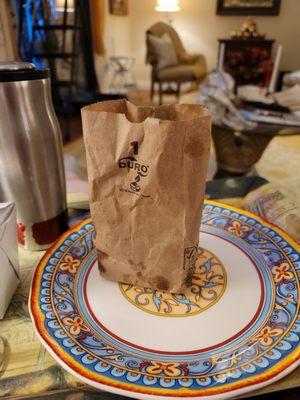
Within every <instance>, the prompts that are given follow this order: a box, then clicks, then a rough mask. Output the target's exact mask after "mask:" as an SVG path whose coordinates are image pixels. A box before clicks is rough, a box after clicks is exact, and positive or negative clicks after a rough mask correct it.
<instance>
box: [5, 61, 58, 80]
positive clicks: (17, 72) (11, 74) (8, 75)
mask: <svg viewBox="0 0 300 400" xmlns="http://www.w3.org/2000/svg"><path fill="white" fill-rule="evenodd" d="M49 77H50V70H49V69H48V68H36V67H35V65H34V64H31V63H27V62H21V61H1V62H0V82H15V81H31V80H35V79H45V78H49Z"/></svg>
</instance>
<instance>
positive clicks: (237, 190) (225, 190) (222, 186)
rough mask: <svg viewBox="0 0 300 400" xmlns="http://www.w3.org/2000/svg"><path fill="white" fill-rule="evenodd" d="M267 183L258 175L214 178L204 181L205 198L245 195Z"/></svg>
mask: <svg viewBox="0 0 300 400" xmlns="http://www.w3.org/2000/svg"><path fill="white" fill-rule="evenodd" d="M265 183H268V181H267V180H266V179H264V178H261V177H260V176H243V177H238V178H226V179H214V180H212V181H209V182H207V183H206V196H205V198H206V199H210V200H214V199H226V198H231V197H245V196H246V194H248V193H249V192H251V191H252V190H255V189H257V188H259V187H260V186H262V185H264V184H265Z"/></svg>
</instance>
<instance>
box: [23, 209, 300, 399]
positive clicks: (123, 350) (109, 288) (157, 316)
mask: <svg viewBox="0 0 300 400" xmlns="http://www.w3.org/2000/svg"><path fill="white" fill-rule="evenodd" d="M94 234H95V231H94V227H93V224H92V222H91V220H90V219H87V220H84V221H83V222H81V223H80V224H79V225H77V226H76V227H74V228H72V229H71V230H70V231H68V232H66V233H65V234H64V235H63V236H62V237H61V238H60V239H59V240H58V241H57V242H56V243H55V244H54V246H53V247H52V248H51V249H50V250H49V251H48V252H47V253H46V255H45V256H44V258H43V259H42V261H41V262H40V264H39V266H38V267H37V270H36V272H35V275H34V278H33V283H32V290H31V295H30V312H31V316H32V320H33V323H34V326H35V329H36V331H37V334H38V336H39V338H40V339H41V341H42V343H43V344H44V345H45V346H46V348H47V349H48V350H49V352H50V353H51V354H52V355H53V357H54V358H55V359H56V360H57V361H58V362H59V363H60V364H61V365H62V366H63V367H64V368H65V369H67V370H68V371H69V372H70V373H72V374H74V375H75V376H76V377H77V378H78V379H80V380H82V381H84V382H85V383H87V384H90V385H92V386H94V387H96V388H100V389H103V390H107V391H110V392H114V393H117V394H123V395H125V396H130V397H136V398H142V399H150V398H152V399H157V398H166V397H167V398H170V399H171V398H179V397H192V398H201V399H225V398H230V397H232V396H236V395H240V394H242V393H245V392H247V391H251V390H254V389H257V388H259V387H262V386H265V385H267V384H269V383H271V382H274V381H275V380H277V379H279V378H281V377H283V376H284V375H286V374H287V373H289V372H290V371H292V370H293V369H294V368H295V367H296V366H297V365H299V359H300V348H299V339H300V318H299V276H300V258H299V246H298V245H297V244H296V243H295V242H293V241H292V240H291V239H290V238H288V237H287V235H286V234H285V233H283V232H282V231H280V230H279V229H278V228H276V227H274V226H271V225H269V224H268V223H267V222H264V221H263V220H261V219H260V218H259V217H256V216H254V215H251V214H249V213H246V212H243V211H241V210H236V209H233V208H231V207H227V206H222V205H221V204H218V203H211V202H208V203H206V204H205V206H204V212H203V217H202V225H201V239H200V243H201V249H199V257H198V261H197V265H196V269H195V273H194V276H193V280H192V285H191V287H190V288H189V290H187V291H186V292H185V293H181V294H169V293H164V292H160V291H155V290H151V289H145V288H140V287H136V286H132V285H127V284H117V283H114V282H109V281H106V280H104V279H103V278H101V276H100V274H99V272H98V266H97V257H96V251H95V248H94V246H93V236H94Z"/></svg>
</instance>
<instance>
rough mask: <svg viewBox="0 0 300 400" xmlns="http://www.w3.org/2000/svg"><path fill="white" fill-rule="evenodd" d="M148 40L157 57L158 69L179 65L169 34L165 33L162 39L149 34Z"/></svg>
mask: <svg viewBox="0 0 300 400" xmlns="http://www.w3.org/2000/svg"><path fill="white" fill-rule="evenodd" d="M148 39H149V42H150V45H151V47H152V49H153V52H154V54H155V55H156V58H157V68H158V69H161V68H165V67H171V66H172V65H177V64H178V58H177V55H176V52H175V49H174V46H173V42H172V39H171V38H170V35H169V34H168V33H164V34H163V36H162V37H158V36H154V35H151V34H149V35H148Z"/></svg>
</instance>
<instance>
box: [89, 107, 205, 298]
mask: <svg viewBox="0 0 300 400" xmlns="http://www.w3.org/2000/svg"><path fill="white" fill-rule="evenodd" d="M82 122H83V132H84V140H85V146H86V153H87V167H88V179H89V194H90V208H91V215H92V219H93V222H94V225H95V228H96V239H95V245H96V247H97V249H98V265H99V269H100V272H101V274H102V275H103V276H104V277H106V278H108V279H111V280H115V281H122V282H126V283H131V284H135V285H139V286H144V287H152V288H154V289H158V290H165V291H169V292H178V291H180V290H182V289H183V288H184V287H185V285H188V284H189V282H190V280H191V276H192V274H193V271H194V267H195V258H196V253H197V246H198V241H199V227H200V220H201V209H202V203H203V197H204V190H205V178H206V173H207V164H208V157H209V149H210V131H211V117H210V114H209V112H208V111H207V109H206V108H205V107H203V106H200V105H163V106H159V107H136V106H135V105H133V104H131V103H129V102H127V101H125V100H118V101H109V102H103V103H98V104H93V105H91V106H87V107H84V108H83V109H82Z"/></svg>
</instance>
